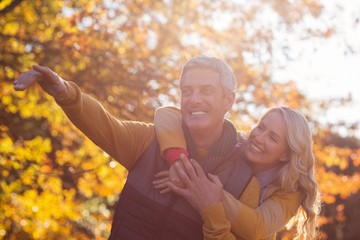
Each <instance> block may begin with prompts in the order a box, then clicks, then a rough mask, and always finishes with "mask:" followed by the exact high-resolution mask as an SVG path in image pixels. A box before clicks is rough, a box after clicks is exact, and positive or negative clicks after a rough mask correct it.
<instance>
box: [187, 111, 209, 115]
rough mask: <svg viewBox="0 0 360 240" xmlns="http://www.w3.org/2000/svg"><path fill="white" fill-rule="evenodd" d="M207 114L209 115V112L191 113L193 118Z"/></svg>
mask: <svg viewBox="0 0 360 240" xmlns="http://www.w3.org/2000/svg"><path fill="white" fill-rule="evenodd" d="M205 114H207V112H205V111H196V112H190V115H191V116H201V115H205Z"/></svg>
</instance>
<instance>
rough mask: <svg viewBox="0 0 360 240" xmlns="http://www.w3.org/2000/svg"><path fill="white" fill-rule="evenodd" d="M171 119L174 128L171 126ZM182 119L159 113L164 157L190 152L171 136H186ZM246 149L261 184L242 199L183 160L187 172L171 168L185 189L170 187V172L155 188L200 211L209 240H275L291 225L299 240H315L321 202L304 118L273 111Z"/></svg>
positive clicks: (168, 111) (287, 110)
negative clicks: (294, 226)
mask: <svg viewBox="0 0 360 240" xmlns="http://www.w3.org/2000/svg"><path fill="white" fill-rule="evenodd" d="M164 119H167V121H166V130H164V128H165V127H164V124H162V123H163V122H164ZM169 119H170V122H171V123H174V125H173V126H169ZM171 119H172V120H171ZM179 119H181V115H180V114H179V113H178V111H177V110H175V109H174V108H161V109H158V110H157V113H156V116H155V126H156V129H157V137H158V140H159V143H160V146H161V149H162V150H164V152H165V153H166V154H165V157H166V156H173V155H174V154H172V153H171V151H175V152H177V151H178V150H176V149H179V148H180V149H185V146H184V141H183V139H182V137H180V138H178V137H177V138H176V137H175V138H174V137H173V136H174V135H173V134H169V129H170V130H171V131H173V129H175V131H176V133H177V135H178V136H182V131H181V125H180V124H179V122H181V121H180V120H179ZM170 125H171V124H170ZM170 136H172V137H170ZM242 146H243V148H244V150H243V152H244V154H245V157H246V159H247V161H248V163H249V164H250V166H251V167H252V169H253V171H254V173H255V176H256V180H257V184H256V182H255V184H254V183H252V182H251V183H249V185H248V187H247V189H246V190H245V192H244V193H243V194H242V195H241V197H240V199H235V198H234V197H232V196H231V195H230V194H229V193H226V192H224V191H222V185H221V183H220V181H219V179H218V178H217V177H216V176H214V175H211V174H208V178H207V177H206V175H205V174H204V173H203V171H202V169H201V167H200V166H199V164H197V163H196V161H194V160H192V161H191V162H189V161H188V160H187V159H186V157H182V159H181V162H182V164H183V167H180V164H179V161H177V162H175V164H173V166H171V167H170V170H171V169H175V170H176V171H177V173H178V175H179V177H180V179H181V180H182V183H183V184H185V186H184V187H181V186H177V185H175V184H174V183H172V182H168V180H169V178H168V177H167V174H168V173H166V172H162V173H160V174H159V176H164V177H165V178H163V179H160V180H157V181H155V186H156V187H157V188H161V187H164V185H165V182H166V185H167V186H169V187H170V188H171V189H172V190H173V191H174V192H175V193H177V194H179V195H181V196H183V197H185V198H186V199H187V200H188V201H189V203H190V204H191V205H192V206H193V207H195V208H196V209H197V210H199V213H200V215H201V216H202V218H203V221H204V225H203V232H204V236H205V239H235V238H240V239H273V238H274V237H275V234H276V232H278V231H279V230H281V229H282V228H283V227H284V226H285V225H286V224H287V223H289V222H290V219H292V221H291V223H293V224H297V237H298V238H301V239H314V238H315V232H316V216H317V215H318V213H319V208H320V201H319V194H318V187H317V183H316V180H315V177H314V156H313V153H312V139H311V132H310V129H309V125H308V122H307V121H306V119H305V118H304V116H303V115H302V114H300V113H299V112H297V111H295V110H292V109H290V108H287V107H276V108H272V109H270V110H269V111H268V112H267V113H266V114H265V115H264V116H263V117H262V118H261V120H260V121H259V124H258V125H257V126H256V127H255V128H254V129H253V130H252V131H251V133H250V136H249V138H248V139H247V141H246V142H245V143H244V144H243V145H242ZM174 147H176V148H174ZM174 149H175V150H174ZM165 150H166V151H165ZM171 161H172V162H173V159H172V160H171ZM171 171H173V170H171ZM254 192H255V194H254ZM256 193H257V194H256ZM224 213H225V214H226V215H225V214H224ZM230 226H231V231H230Z"/></svg>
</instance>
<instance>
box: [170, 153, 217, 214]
mask: <svg viewBox="0 0 360 240" xmlns="http://www.w3.org/2000/svg"><path fill="white" fill-rule="evenodd" d="M181 161H182V163H183V165H184V168H182V167H180V165H178V164H176V163H175V164H174V165H175V166H176V169H177V171H178V175H179V177H180V180H181V181H182V182H183V183H184V184H185V188H180V187H178V186H176V185H175V184H173V183H172V182H168V185H169V187H170V188H171V189H172V191H173V192H175V193H177V194H178V195H180V196H182V197H184V198H185V199H186V200H187V201H188V202H189V203H190V204H191V205H192V206H193V207H194V208H195V209H196V210H202V209H204V208H207V207H210V206H211V205H213V204H215V203H218V202H221V200H222V197H223V185H222V183H221V181H220V179H219V177H218V176H216V175H212V174H208V177H207V176H206V175H205V173H204V171H203V169H202V168H201V166H200V165H199V164H198V163H197V162H196V161H195V160H193V159H191V160H190V161H189V160H188V159H187V157H186V156H185V155H183V154H182V156H181ZM184 169H185V170H184Z"/></svg>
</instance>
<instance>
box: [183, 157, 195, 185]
mask: <svg viewBox="0 0 360 240" xmlns="http://www.w3.org/2000/svg"><path fill="white" fill-rule="evenodd" d="M180 159H181V162H182V164H183V165H184V168H185V171H186V173H187V174H188V175H189V177H190V180H194V179H196V177H197V174H196V172H195V169H194V167H193V165H192V164H191V163H190V161H189V159H188V158H187V157H186V156H185V154H180Z"/></svg>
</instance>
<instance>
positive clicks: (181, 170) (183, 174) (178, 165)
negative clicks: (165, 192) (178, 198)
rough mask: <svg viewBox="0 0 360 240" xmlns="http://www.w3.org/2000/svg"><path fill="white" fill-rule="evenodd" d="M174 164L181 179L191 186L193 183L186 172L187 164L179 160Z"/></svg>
mask: <svg viewBox="0 0 360 240" xmlns="http://www.w3.org/2000/svg"><path fill="white" fill-rule="evenodd" d="M173 165H174V166H175V169H176V171H177V174H178V176H179V178H180V181H181V182H182V183H184V184H185V185H186V186H189V185H190V184H191V179H190V178H189V176H188V174H187V173H186V172H187V170H186V169H185V166H184V165H183V164H181V163H180V162H179V161H177V162H175V163H174V164H173Z"/></svg>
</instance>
